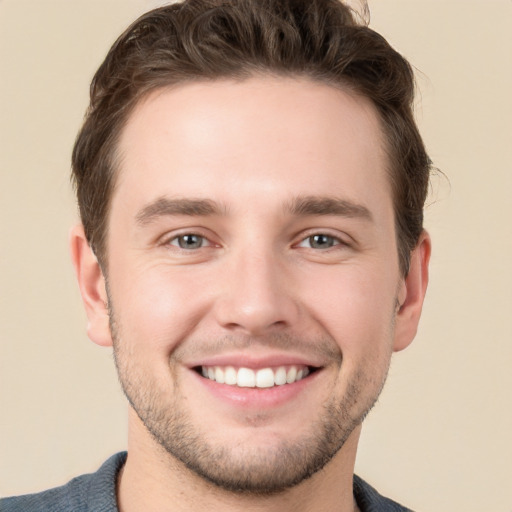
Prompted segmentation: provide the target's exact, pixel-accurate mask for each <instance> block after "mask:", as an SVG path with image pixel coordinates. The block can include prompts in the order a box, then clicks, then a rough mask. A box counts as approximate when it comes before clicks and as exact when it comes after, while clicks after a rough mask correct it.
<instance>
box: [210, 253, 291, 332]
mask: <svg viewBox="0 0 512 512" xmlns="http://www.w3.org/2000/svg"><path fill="white" fill-rule="evenodd" d="M285 267H286V266H285V265H283V262H282V261H280V260H279V258H278V257H276V256H275V255H273V254H272V252H271V251H269V252H267V253H265V254H261V253H260V254H255V253H254V252H253V253H251V251H245V252H244V253H243V254H237V255H233V257H232V258H231V259H230V263H229V265H226V268H225V270H226V272H225V273H223V275H222V276H221V279H222V284H221V286H220V290H221V291H220V293H219V295H218V296H217V300H216V304H215V315H216V319H217V322H218V323H219V324H220V325H221V326H222V327H223V328H225V329H228V330H230V331H239V332H243V333H244V334H249V335H252V336H257V335H261V334H264V333H265V332H267V331H269V330H271V329H282V328H285V327H289V326H292V325H295V323H296V322H297V320H298V318H299V306H298V301H297V297H295V294H294V286H293V277H292V275H291V274H292V273H291V272H290V271H289V269H286V268H285Z"/></svg>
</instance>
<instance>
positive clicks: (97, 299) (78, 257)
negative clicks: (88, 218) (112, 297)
mask: <svg viewBox="0 0 512 512" xmlns="http://www.w3.org/2000/svg"><path fill="white" fill-rule="evenodd" d="M69 243H70V249H71V259H72V261H73V266H74V267H75V273H76V277H77V280H78V286H79V287H80V293H81V295H82V301H83V303H84V306H85V312H86V314H87V319H88V323H87V335H88V336H89V338H90V339H91V340H92V341H94V343H97V344H98V345H101V346H104V347H109V346H111V345H112V336H111V334H110V325H109V315H108V305H107V304H108V297H107V291H106V287H105V278H104V277H103V272H102V270H101V267H100V265H99V263H98V260H97V258H96V256H95V254H94V252H93V251H92V249H91V248H90V246H89V243H88V242H87V239H86V238H85V233H84V229H83V226H82V225H78V226H75V227H74V228H73V229H72V230H71V233H70V237H69Z"/></svg>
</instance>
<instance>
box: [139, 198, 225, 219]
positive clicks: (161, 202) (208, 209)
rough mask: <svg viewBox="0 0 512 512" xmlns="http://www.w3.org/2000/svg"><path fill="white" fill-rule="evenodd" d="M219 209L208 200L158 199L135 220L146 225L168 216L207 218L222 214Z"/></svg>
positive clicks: (143, 209) (142, 210)
mask: <svg viewBox="0 0 512 512" xmlns="http://www.w3.org/2000/svg"><path fill="white" fill-rule="evenodd" d="M223 210H225V209H221V207H220V206H219V205H218V204H217V203H216V202H214V201H211V200H210V199H171V198H167V197H160V198H158V199H157V200H156V201H153V202H152V203H150V204H148V205H147V206H145V207H144V208H142V209H141V210H140V211H139V212H138V213H137V215H136V216H135V220H136V221H137V224H140V225H146V224H150V223H151V222H152V221H154V220H155V219H157V218H159V217H164V216H168V215H169V216H170V215H190V216H200V217H207V216H211V215H220V214H221V213H223Z"/></svg>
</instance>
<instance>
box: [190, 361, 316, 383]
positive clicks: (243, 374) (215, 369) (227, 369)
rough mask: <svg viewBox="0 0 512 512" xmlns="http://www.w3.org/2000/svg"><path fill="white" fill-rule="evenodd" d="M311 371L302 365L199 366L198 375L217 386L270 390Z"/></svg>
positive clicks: (294, 380) (299, 378)
mask: <svg viewBox="0 0 512 512" xmlns="http://www.w3.org/2000/svg"><path fill="white" fill-rule="evenodd" d="M312 370H313V369H312V368H310V367H309V366H304V365H292V366H279V367H277V368H270V367H268V368H260V369H258V370H253V369H251V368H244V367H241V368H238V369H237V368H235V367H234V366H201V367H200V373H201V375H202V376H203V377H205V378H206V379H210V380H213V381H215V382H217V383H219V384H227V385H228V386H236V387H240V388H272V387H274V386H283V385H285V384H293V383H294V382H298V381H300V380H302V379H304V378H305V377H307V376H308V375H309V374H310V373H311V371H312Z"/></svg>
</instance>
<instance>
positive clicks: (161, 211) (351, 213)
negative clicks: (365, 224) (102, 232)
mask: <svg viewBox="0 0 512 512" xmlns="http://www.w3.org/2000/svg"><path fill="white" fill-rule="evenodd" d="M285 210H286V211H288V212H290V213H291V214H292V215H297V216H304V217H305V216H308V215H337V216H343V217H349V218H361V219H364V220H369V221H371V220H373V217H372V214H371V212H370V210H368V208H366V206H363V205H361V204H356V203H353V202H351V201H348V200H346V199H341V198H338V197H325V196H300V197H296V198H294V199H292V201H290V202H289V203H288V204H287V205H286V208H285ZM226 211H227V208H225V207H221V206H220V205H219V204H218V203H216V202H215V201H212V200H210V199H187V198H176V199H172V198H167V197H160V198H158V199H156V200H155V201H153V202H151V203H149V204H148V205H147V206H145V207H143V208H142V209H141V210H140V211H139V212H138V213H137V215H136V216H135V219H136V221H137V224H140V225H142V226H144V225H146V224H150V223H151V222H152V221H154V220H155V219H157V218H159V217H165V216H172V215H188V216H199V217H208V216H213V215H222V214H225V213H226Z"/></svg>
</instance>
